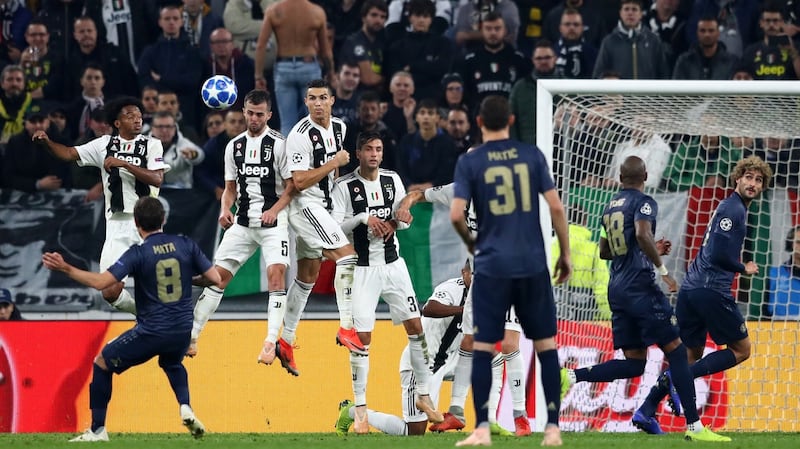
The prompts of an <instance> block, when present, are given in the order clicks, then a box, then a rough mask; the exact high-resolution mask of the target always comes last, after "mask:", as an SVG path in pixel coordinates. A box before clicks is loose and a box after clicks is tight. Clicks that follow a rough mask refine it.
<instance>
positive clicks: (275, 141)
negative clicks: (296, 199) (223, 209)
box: [225, 127, 292, 227]
mask: <svg viewBox="0 0 800 449" xmlns="http://www.w3.org/2000/svg"><path fill="white" fill-rule="evenodd" d="M291 176H292V175H291V172H289V166H288V164H287V163H286V142H285V140H284V139H283V136H282V135H281V134H280V133H279V132H277V131H275V130H273V129H270V128H269V127H266V128H265V129H264V132H262V133H261V134H260V135H258V136H255V137H253V136H251V135H250V134H249V132H248V131H245V132H243V133H241V134H239V135H238V136H236V137H234V138H233V139H231V140H230V141H229V142H228V145H227V146H226V147H225V181H235V182H236V194H237V195H236V204H237V210H236V223H237V224H239V225H241V226H248V227H261V226H266V225H264V224H263V222H262V221H261V215H262V214H263V213H264V212H265V211H266V210H268V209H269V208H270V207H272V206H273V205H274V204H275V203H276V202H277V201H278V198H280V196H281V194H282V193H283V181H284V179H287V178H290V177H291ZM273 226H274V225H273Z"/></svg>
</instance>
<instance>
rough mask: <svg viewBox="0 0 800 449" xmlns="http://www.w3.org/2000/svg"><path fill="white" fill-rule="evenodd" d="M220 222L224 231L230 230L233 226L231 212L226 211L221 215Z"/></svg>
mask: <svg viewBox="0 0 800 449" xmlns="http://www.w3.org/2000/svg"><path fill="white" fill-rule="evenodd" d="M218 221H219V225H220V226H222V229H228V228H230V227H231V226H233V214H232V213H231V211H229V210H224V211H222V212H221V213H220V214H219V220H218Z"/></svg>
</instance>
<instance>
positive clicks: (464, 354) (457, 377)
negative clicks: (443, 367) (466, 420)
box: [450, 349, 472, 417]
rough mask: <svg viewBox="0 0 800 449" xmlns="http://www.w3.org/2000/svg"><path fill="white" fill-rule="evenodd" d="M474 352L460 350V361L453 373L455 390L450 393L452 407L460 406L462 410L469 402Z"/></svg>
mask: <svg viewBox="0 0 800 449" xmlns="http://www.w3.org/2000/svg"><path fill="white" fill-rule="evenodd" d="M470 376H472V353H471V352H468V351H465V350H463V349H459V350H458V362H456V368H455V370H454V373H453V390H452V392H451V394H450V408H453V407H459V408H460V409H461V410H462V415H461V416H462V417H463V416H464V415H463V410H464V404H465V403H466V402H467V392H468V391H469V386H470V385H471V379H470Z"/></svg>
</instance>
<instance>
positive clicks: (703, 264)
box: [681, 192, 747, 295]
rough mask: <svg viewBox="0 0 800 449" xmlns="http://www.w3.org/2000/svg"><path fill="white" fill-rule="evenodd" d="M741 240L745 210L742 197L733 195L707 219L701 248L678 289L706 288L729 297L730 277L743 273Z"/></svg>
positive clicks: (736, 194) (743, 234) (745, 216)
mask: <svg viewBox="0 0 800 449" xmlns="http://www.w3.org/2000/svg"><path fill="white" fill-rule="evenodd" d="M745 236H747V206H745V204H744V201H743V200H742V197H741V196H739V194H738V193H736V192H734V193H733V194H732V195H731V196H729V197H728V198H725V199H724V200H723V201H722V202H721V203H719V206H717V210H715V211H714V215H712V216H711V223H709V225H708V229H706V235H705V237H703V244H702V245H701V246H700V251H699V252H698V253H697V257H695V259H694V260H693V261H692V263H691V265H689V271H688V272H687V273H686V278H685V279H684V280H683V285H682V286H681V288H685V289H695V288H708V289H712V290H717V291H718V292H720V293H724V294H727V295H730V292H731V284H732V283H733V277H734V276H735V275H736V273H743V272H744V265H743V264H742V262H740V261H739V258H740V257H741V253H742V246H743V245H744V238H745Z"/></svg>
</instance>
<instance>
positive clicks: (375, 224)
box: [367, 215, 389, 238]
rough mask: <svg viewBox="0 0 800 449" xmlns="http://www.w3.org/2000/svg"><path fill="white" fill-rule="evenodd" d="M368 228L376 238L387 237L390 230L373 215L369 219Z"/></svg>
mask: <svg viewBox="0 0 800 449" xmlns="http://www.w3.org/2000/svg"><path fill="white" fill-rule="evenodd" d="M367 228H369V231H370V232H371V233H372V235H374V236H375V237H381V238H383V237H385V236H386V233H387V231H388V230H389V228H387V226H386V222H385V221H383V220H381V219H380V218H378V217H374V216H372V215H370V216H369V218H367Z"/></svg>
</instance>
